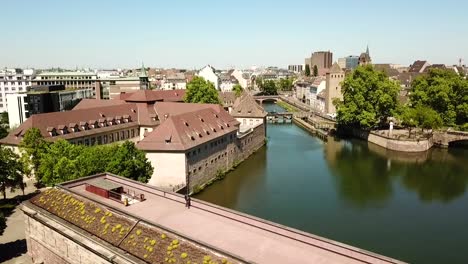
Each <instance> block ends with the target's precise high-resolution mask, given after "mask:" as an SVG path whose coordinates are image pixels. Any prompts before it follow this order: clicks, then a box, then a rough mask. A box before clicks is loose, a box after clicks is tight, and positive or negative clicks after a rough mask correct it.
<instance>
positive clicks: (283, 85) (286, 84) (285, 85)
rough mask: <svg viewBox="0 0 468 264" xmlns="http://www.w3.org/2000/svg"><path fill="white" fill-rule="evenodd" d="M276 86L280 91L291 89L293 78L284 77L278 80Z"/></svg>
mask: <svg viewBox="0 0 468 264" xmlns="http://www.w3.org/2000/svg"><path fill="white" fill-rule="evenodd" d="M278 86H279V89H280V90H281V91H291V90H292V87H293V79H291V78H285V79H280V80H279V81H278Z"/></svg>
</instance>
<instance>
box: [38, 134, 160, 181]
mask: <svg viewBox="0 0 468 264" xmlns="http://www.w3.org/2000/svg"><path fill="white" fill-rule="evenodd" d="M106 171H107V172H110V173H114V174H117V175H120V176H123V177H127V178H130V179H133V180H138V181H141V182H145V183H146V182H148V180H149V179H150V178H151V176H152V174H153V167H152V166H151V163H150V162H149V161H148V160H147V159H146V156H145V153H144V152H143V151H141V150H138V149H137V148H136V146H135V144H134V143H133V142H130V141H125V142H124V143H122V144H109V145H96V146H83V145H74V144H71V143H69V142H68V141H66V140H63V139H59V140H57V141H56V142H54V143H53V144H50V145H49V146H48V147H47V150H46V151H45V153H44V154H43V155H42V156H41V159H40V165H39V172H40V175H42V178H41V179H40V180H41V182H42V183H43V184H45V185H54V184H57V183H61V182H64V181H69V180H73V179H77V178H80V177H84V176H88V175H92V174H97V173H102V172H106Z"/></svg>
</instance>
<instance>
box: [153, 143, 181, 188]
mask: <svg viewBox="0 0 468 264" xmlns="http://www.w3.org/2000/svg"><path fill="white" fill-rule="evenodd" d="M146 158H148V160H149V161H150V162H151V166H153V168H154V171H153V175H152V176H151V179H150V180H149V181H148V184H149V185H153V186H158V187H162V188H174V187H177V186H185V180H186V170H187V169H186V160H185V159H186V158H185V153H168V152H147V153H146Z"/></svg>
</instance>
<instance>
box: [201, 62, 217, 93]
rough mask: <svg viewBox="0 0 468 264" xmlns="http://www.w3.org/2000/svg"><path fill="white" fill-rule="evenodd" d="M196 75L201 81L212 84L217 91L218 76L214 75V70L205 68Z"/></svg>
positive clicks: (208, 66)
mask: <svg viewBox="0 0 468 264" xmlns="http://www.w3.org/2000/svg"><path fill="white" fill-rule="evenodd" d="M197 75H198V76H200V77H203V79H205V80H207V81H210V82H211V83H213V85H214V87H215V88H216V90H218V89H219V77H218V75H216V73H215V69H214V68H213V67H212V66H211V65H207V66H205V67H204V68H203V69H201V70H200V71H199V72H198V74H197Z"/></svg>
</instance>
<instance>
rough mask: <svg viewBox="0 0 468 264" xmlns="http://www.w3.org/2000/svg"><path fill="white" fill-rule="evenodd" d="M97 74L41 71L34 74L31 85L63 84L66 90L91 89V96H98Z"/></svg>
mask: <svg viewBox="0 0 468 264" xmlns="http://www.w3.org/2000/svg"><path fill="white" fill-rule="evenodd" d="M96 80H97V75H96V74H95V73H94V72H42V73H39V74H37V75H36V78H35V79H34V80H33V81H32V85H63V86H65V89H67V90H73V89H92V90H93V97H95V96H97V97H99V96H100V94H99V92H96V91H95V90H96Z"/></svg>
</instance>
